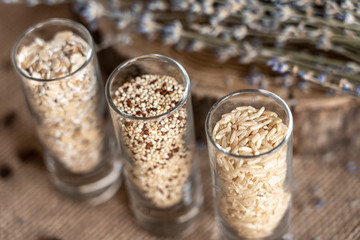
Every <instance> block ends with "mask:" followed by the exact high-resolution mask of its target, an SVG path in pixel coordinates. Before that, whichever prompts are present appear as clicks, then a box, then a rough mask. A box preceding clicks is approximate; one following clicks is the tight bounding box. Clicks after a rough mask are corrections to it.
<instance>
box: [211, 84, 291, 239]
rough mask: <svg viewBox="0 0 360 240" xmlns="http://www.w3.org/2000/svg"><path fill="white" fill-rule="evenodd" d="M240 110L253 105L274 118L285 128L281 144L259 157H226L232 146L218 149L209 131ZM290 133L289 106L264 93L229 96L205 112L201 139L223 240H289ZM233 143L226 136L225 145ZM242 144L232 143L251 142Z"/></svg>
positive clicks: (237, 118)
mask: <svg viewBox="0 0 360 240" xmlns="http://www.w3.org/2000/svg"><path fill="white" fill-rule="evenodd" d="M240 106H252V107H254V108H256V109H261V108H262V107H265V110H266V111H272V112H274V113H276V114H277V116H278V117H279V118H280V119H281V120H282V122H283V123H284V124H285V125H286V126H287V130H286V134H285V137H284V139H283V140H282V141H281V140H278V141H280V143H279V144H278V145H277V146H275V147H272V148H269V149H268V150H264V151H262V152H261V150H260V152H259V153H258V154H257V155H252V154H248V155H237V154H234V153H231V151H232V150H233V149H235V148H237V146H232V147H231V151H230V150H229V149H224V148H223V147H221V146H220V145H219V144H218V142H216V140H215V139H220V138H221V135H220V136H219V137H218V136H217V135H216V134H215V132H216V129H215V130H214V128H215V126H216V124H217V122H219V120H220V119H223V118H222V116H223V115H224V114H228V113H230V112H231V111H232V110H234V109H236V108H237V107H240ZM225 116H226V115H225ZM242 117H243V116H242V115H241V116H237V117H235V118H234V119H233V120H231V121H233V122H236V121H237V120H239V119H241V118H242ZM251 118H252V117H251ZM251 118H250V119H251ZM230 119H231V118H230V115H229V120H230ZM239 121H240V120H239ZM249 122H251V120H249ZM245 125H246V124H245ZM256 128H257V127H254V128H253V129H256ZM242 129H246V127H243V128H242ZM235 130H236V129H235ZM271 130H272V129H271V128H269V129H268V130H264V131H263V132H264V134H267V133H268V132H269V133H270V132H271ZM292 130H293V120H292V115H291V112H290V109H289V107H288V106H287V105H286V103H285V102H284V101H283V100H282V99H281V98H279V97H278V96H276V95H275V94H273V93H271V92H268V91H265V90H241V91H238V92H234V93H231V94H229V95H227V96H225V97H223V98H222V99H220V100H219V101H218V102H217V103H215V105H214V106H213V107H212V108H211V109H210V112H209V113H208V115H207V119H206V134H207V142H208V150H209V159H210V167H211V174H212V182H213V195H214V205H215V206H214V207H215V213H216V220H217V225H218V229H219V233H220V237H221V238H222V239H231V240H232V239H286V236H289V228H290V211H291V177H292V148H293V146H292ZM225 131H226V130H225ZM237 131H238V132H236V133H235V136H237V135H238V134H241V131H243V130H240V128H239V130H237ZM274 131H275V130H274ZM284 131H285V130H284ZM218 133H220V132H218ZM249 134H251V133H249ZM252 136H253V135H251V137H252ZM259 136H260V135H259ZM255 137H256V138H258V136H255ZM266 137H268V135H267V136H266ZM234 139H235V138H232V137H230V140H229V141H233V142H235V141H236V142H237V140H234ZM270 139H272V138H271V137H270ZM225 140H226V139H225ZM225 140H224V141H225ZM243 140H244V141H241V142H238V143H236V144H239V145H240V144H241V143H244V142H248V141H252V140H248V139H245V138H244V139H243ZM244 149H245V150H247V149H249V148H244ZM250 150H251V149H250Z"/></svg>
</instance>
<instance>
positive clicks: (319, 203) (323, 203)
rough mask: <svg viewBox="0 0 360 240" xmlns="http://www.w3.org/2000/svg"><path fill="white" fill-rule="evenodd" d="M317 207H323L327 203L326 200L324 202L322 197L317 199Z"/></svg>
mask: <svg viewBox="0 0 360 240" xmlns="http://www.w3.org/2000/svg"><path fill="white" fill-rule="evenodd" d="M315 205H316V208H317V209H322V208H323V207H324V205H325V202H324V200H322V199H321V198H319V199H317V200H316V204H315Z"/></svg>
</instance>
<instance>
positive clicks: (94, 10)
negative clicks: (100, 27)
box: [80, 1, 105, 23]
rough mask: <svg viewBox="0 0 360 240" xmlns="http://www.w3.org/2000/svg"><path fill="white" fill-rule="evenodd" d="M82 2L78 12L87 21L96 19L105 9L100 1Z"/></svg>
mask: <svg viewBox="0 0 360 240" xmlns="http://www.w3.org/2000/svg"><path fill="white" fill-rule="evenodd" d="M83 3H84V5H83V8H82V9H81V12H80V14H81V16H82V17H83V18H85V20H86V21H87V22H88V23H91V22H94V21H97V20H98V19H99V18H101V17H102V16H103V14H104V12H105V9H104V7H103V6H102V5H101V3H99V2H95V1H89V2H87V1H84V2H83Z"/></svg>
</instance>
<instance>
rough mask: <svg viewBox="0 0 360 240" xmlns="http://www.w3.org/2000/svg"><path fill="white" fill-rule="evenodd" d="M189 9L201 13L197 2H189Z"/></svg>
mask: <svg viewBox="0 0 360 240" xmlns="http://www.w3.org/2000/svg"><path fill="white" fill-rule="evenodd" d="M189 11H190V12H192V13H197V14H201V13H202V7H201V4H200V3H198V2H193V3H192V4H190V8H189Z"/></svg>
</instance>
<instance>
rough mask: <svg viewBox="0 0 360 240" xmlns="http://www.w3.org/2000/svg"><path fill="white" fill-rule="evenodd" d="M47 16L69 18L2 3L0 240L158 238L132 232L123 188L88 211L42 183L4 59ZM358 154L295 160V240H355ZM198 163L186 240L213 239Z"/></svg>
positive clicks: (19, 96) (63, 9)
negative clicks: (201, 200) (198, 194)
mask: <svg viewBox="0 0 360 240" xmlns="http://www.w3.org/2000/svg"><path fill="white" fill-rule="evenodd" d="M50 17H68V18H71V17H73V15H72V13H71V11H70V7H69V6H66V5H65V6H60V7H59V6H56V7H49V6H40V7H31V8H30V7H26V6H23V5H4V4H0V46H1V51H0V83H1V84H0V120H1V121H0V149H1V150H0V239H1V240H16V239H21V240H23V239H24V240H46V239H47V240H58V239H62V240H82V239H84V240H107V239H109V240H111V239H136V240H141V239H144V240H145V239H157V238H155V237H152V236H150V235H148V234H147V233H146V232H144V231H142V230H141V229H139V228H138V227H137V226H136V224H135V222H134V220H133V217H132V215H131V212H130V210H129V207H128V205H129V204H128V202H127V201H128V200H127V196H126V192H125V189H124V187H122V188H121V190H120V191H119V192H118V193H117V194H116V195H115V196H114V197H113V198H112V199H111V200H109V201H108V202H106V203H104V204H102V205H100V206H96V207H94V206H88V205H84V204H79V203H75V202H73V201H71V200H69V199H67V198H66V197H64V196H62V195H61V194H60V193H59V192H57V191H56V190H55V189H54V188H53V186H52V185H51V183H50V182H49V180H48V178H47V174H46V169H45V167H44V164H43V161H42V159H41V154H40V151H41V149H40V147H39V141H38V139H37V137H36V134H35V131H34V125H33V122H32V119H31V116H30V114H29V112H28V110H27V107H26V103H25V100H24V97H23V93H22V91H21V88H20V85H19V82H18V80H17V79H16V75H15V71H14V69H13V67H12V65H11V61H10V52H11V48H12V46H13V44H14V42H15V40H16V38H17V37H18V36H19V35H20V34H21V33H22V32H23V31H24V30H25V29H26V28H28V27H29V26H31V25H33V24H34V23H36V22H39V21H41V20H44V19H46V18H50ZM329 121H330V120H329ZM296 124H298V123H296ZM354 137H358V136H354ZM309 141H311V140H310V139H309ZM359 153H360V151H359V150H357V149H347V148H346V146H345V147H344V146H339V148H336V149H334V150H333V151H332V152H329V153H327V154H326V155H323V156H297V155H295V157H294V166H293V176H294V204H293V219H292V233H293V235H294V238H295V239H299V240H303V239H304V240H306V239H310V240H311V239H317V240H319V239H321V240H327V239H334V240H359V239H360V171H359V168H360V157H359V156H360V155H359ZM198 156H199V158H200V162H201V164H200V165H201V170H202V178H203V183H204V191H205V204H204V207H203V211H202V214H201V216H200V218H199V220H198V221H197V223H196V228H195V229H196V231H194V232H193V233H191V234H190V235H188V236H187V237H186V239H195V240H202V239H204V240H211V239H217V230H216V226H215V221H214V214H213V208H212V200H211V181H210V172H209V168H208V158H207V151H206V147H205V146H202V145H199V151H198Z"/></svg>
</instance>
